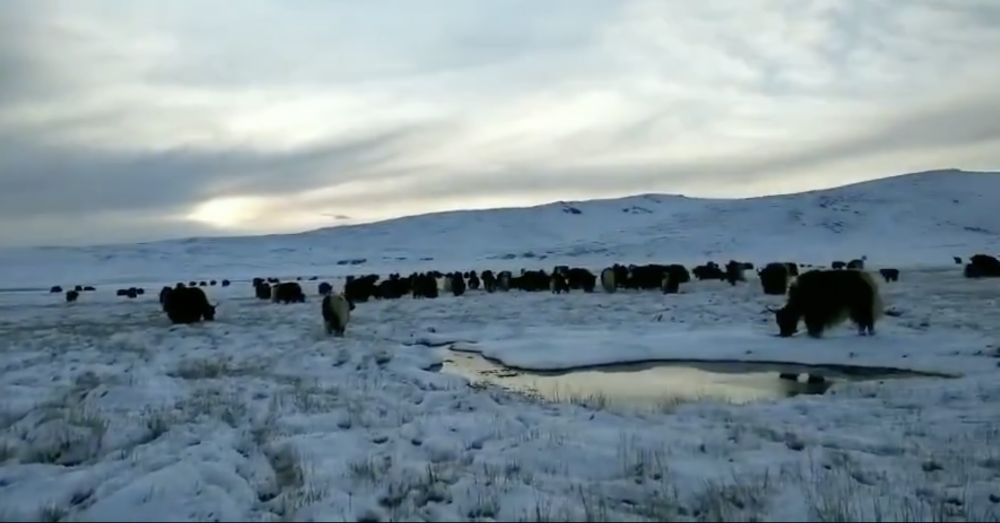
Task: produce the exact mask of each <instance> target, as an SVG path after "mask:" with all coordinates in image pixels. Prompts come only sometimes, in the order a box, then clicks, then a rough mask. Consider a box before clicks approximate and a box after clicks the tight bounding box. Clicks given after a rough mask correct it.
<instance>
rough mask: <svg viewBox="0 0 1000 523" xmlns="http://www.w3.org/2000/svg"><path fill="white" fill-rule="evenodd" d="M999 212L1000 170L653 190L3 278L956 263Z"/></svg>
mask: <svg viewBox="0 0 1000 523" xmlns="http://www.w3.org/2000/svg"><path fill="white" fill-rule="evenodd" d="M997 209H1000V173H975V172H964V171H958V170H944V171H931V172H923V173H915V174H907V175H901V176H896V177H892V178H884V179H881V180H876V181H871V182H864V183H859V184H853V185H848V186H843V187H839V188H834V189H827V190H820V191H812V192H806V193H799V194H790V195H780V196H768V197H762V198H753V199H742V200H722V199H701V198H688V197H683V196H677V195H665V194H645V195H638V196H632V197H627V198H619V199H611V200H591V201H582V202H556V203H551V204H547V205H541V206H536V207H528V208H508V209H491V210H475V211H456V212H446V213H436V214H427V215H422V216H414V217H407V218H400V219H395V220H389V221H384V222H379V223H373V224H365V225H355V226H344V227H334V228H327V229H319V230H314V231H309V232H304V233H299V234H290V235H270V236H255V237H236V238H196V239H188V240H176V241H166V242H155V243H146V244H138V245H117V246H99V247H85V248H80V247H73V248H45V249H18V250H5V251H0V267H2V272H0V286H2V287H10V286H12V285H13V286H22V287H23V286H28V285H36V284H38V285H47V284H50V283H51V282H63V283H70V282H76V281H78V280H81V279H87V280H88V281H89V282H93V283H98V282H110V281H122V282H126V281H136V280H140V281H141V280H147V279H149V278H150V277H151V276H152V275H157V276H159V277H162V276H163V275H171V277H175V278H177V279H187V278H210V277H216V278H223V277H229V278H244V277H252V276H255V275H261V274H275V275H279V276H280V275H293V274H294V275H306V274H319V275H336V274H345V273H357V272H363V271H371V272H382V271H386V270H406V269H410V268H419V267H434V268H439V269H449V268H455V269H463V268H475V267H486V266H490V267H494V268H499V267H512V268H516V267H533V266H550V265H552V264H555V263H571V264H580V265H592V266H602V265H605V264H608V263H612V262H625V263H629V262H636V263H642V262H650V261H671V262H678V263H694V262H701V261H703V260H705V259H718V260H725V259H729V258H740V259H748V260H753V261H767V260H771V259H779V258H780V259H797V260H800V261H803V262H808V261H812V262H820V263H826V262H829V261H830V260H832V259H840V258H850V257H856V256H861V255H867V256H868V257H869V258H870V259H872V260H874V261H875V263H886V264H896V265H907V264H912V263H914V262H915V261H916V260H925V261H926V262H927V263H948V262H949V261H950V256H952V255H959V256H967V255H969V254H973V253H975V252H998V251H1000V223H998V222H997V216H998V211H997ZM80 267H90V269H88V271H95V270H96V271H97V273H96V274H90V275H89V276H87V277H84V276H82V275H80V274H79V268H80ZM94 267H96V268H94Z"/></svg>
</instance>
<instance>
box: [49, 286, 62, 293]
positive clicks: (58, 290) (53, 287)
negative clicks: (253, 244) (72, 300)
mask: <svg viewBox="0 0 1000 523" xmlns="http://www.w3.org/2000/svg"><path fill="white" fill-rule="evenodd" d="M62 291H63V288H62V287H60V286H58V285H54V286H52V288H51V289H49V292H51V293H52V294H56V293H59V292H62Z"/></svg>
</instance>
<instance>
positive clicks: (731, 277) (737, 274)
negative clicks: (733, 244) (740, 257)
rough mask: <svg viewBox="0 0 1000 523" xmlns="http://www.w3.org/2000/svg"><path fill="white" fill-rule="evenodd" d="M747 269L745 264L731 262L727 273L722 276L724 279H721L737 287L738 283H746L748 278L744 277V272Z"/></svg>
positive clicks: (728, 264) (727, 265)
mask: <svg viewBox="0 0 1000 523" xmlns="http://www.w3.org/2000/svg"><path fill="white" fill-rule="evenodd" d="M745 267H746V265H745V264H743V263H742V262H738V261H736V260H729V263H727V264H726V272H725V273H724V274H723V275H722V278H720V279H723V278H724V279H725V280H726V281H727V282H728V283H729V285H734V286H735V285H736V283H737V282H741V281H746V276H744V275H743V271H745V270H746V269H745ZM716 270H718V268H716Z"/></svg>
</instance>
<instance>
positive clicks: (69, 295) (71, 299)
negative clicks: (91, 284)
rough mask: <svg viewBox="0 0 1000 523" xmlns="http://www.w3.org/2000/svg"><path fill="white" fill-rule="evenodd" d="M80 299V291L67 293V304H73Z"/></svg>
mask: <svg viewBox="0 0 1000 523" xmlns="http://www.w3.org/2000/svg"><path fill="white" fill-rule="evenodd" d="M79 297H80V292H79V291H66V303H73V302H74V301H76V300H77V298H79Z"/></svg>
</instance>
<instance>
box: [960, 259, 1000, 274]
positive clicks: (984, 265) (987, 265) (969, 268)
mask: <svg viewBox="0 0 1000 523" xmlns="http://www.w3.org/2000/svg"><path fill="white" fill-rule="evenodd" d="M965 277H966V278H996V277H1000V261H998V260H997V259H996V258H994V257H993V256H990V255H989V254H976V255H974V256H972V257H971V258H969V263H968V264H967V265H966V266H965Z"/></svg>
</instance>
